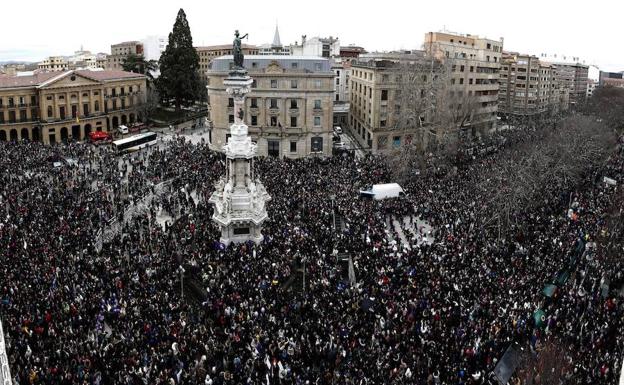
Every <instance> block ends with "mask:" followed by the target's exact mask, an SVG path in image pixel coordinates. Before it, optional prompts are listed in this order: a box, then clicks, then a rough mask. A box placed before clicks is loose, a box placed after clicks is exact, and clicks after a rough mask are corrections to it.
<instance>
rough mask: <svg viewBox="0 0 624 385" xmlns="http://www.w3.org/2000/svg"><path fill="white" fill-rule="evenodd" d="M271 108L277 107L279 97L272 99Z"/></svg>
mask: <svg viewBox="0 0 624 385" xmlns="http://www.w3.org/2000/svg"><path fill="white" fill-rule="evenodd" d="M270 103H271V104H270V106H271V107H270V108H277V99H270Z"/></svg>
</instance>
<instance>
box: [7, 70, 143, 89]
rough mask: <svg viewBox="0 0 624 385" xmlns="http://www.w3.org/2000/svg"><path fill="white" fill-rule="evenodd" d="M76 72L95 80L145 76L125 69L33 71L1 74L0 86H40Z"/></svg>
mask: <svg viewBox="0 0 624 385" xmlns="http://www.w3.org/2000/svg"><path fill="white" fill-rule="evenodd" d="M72 73H74V74H76V75H79V76H83V77H86V78H89V79H93V80H95V81H106V80H117V79H130V78H144V77H145V76H144V75H141V74H135V73H133V72H125V71H90V70H72V71H64V72H43V71H41V72H33V73H32V74H28V75H20V76H17V75H0V88H18V87H38V86H41V85H42V84H44V83H46V82H49V81H51V80H53V79H54V78H58V79H61V78H63V77H65V76H67V75H69V74H72Z"/></svg>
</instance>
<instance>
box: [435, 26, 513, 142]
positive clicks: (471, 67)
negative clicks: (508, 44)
mask: <svg viewBox="0 0 624 385" xmlns="http://www.w3.org/2000/svg"><path fill="white" fill-rule="evenodd" d="M423 49H424V50H425V52H426V54H427V55H428V56H430V57H433V58H435V59H438V60H440V61H441V62H443V63H446V65H450V66H451V77H450V82H451V86H452V87H453V88H454V92H455V93H461V94H463V95H465V96H467V97H469V98H474V102H475V104H476V108H475V110H474V113H473V116H472V118H471V121H470V125H471V134H472V136H474V137H478V136H482V135H487V133H488V132H490V131H491V130H492V129H494V128H495V127H496V123H497V113H498V91H499V76H500V74H499V72H500V69H501V58H502V54H503V38H500V39H499V40H493V39H488V38H483V37H479V36H475V35H470V34H466V35H462V34H457V33H449V32H429V33H426V34H425V39H424V44H423Z"/></svg>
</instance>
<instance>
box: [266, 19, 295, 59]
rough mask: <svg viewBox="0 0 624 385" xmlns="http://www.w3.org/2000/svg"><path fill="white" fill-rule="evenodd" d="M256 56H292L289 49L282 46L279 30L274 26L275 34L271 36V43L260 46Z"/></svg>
mask: <svg viewBox="0 0 624 385" xmlns="http://www.w3.org/2000/svg"><path fill="white" fill-rule="evenodd" d="M258 55H271V56H276V55H292V52H291V51H290V47H285V46H283V45H282V41H281V39H280V34H279V28H278V27H277V25H276V26H275V34H274V35H273V42H272V43H270V44H262V45H260V46H259V47H258Z"/></svg>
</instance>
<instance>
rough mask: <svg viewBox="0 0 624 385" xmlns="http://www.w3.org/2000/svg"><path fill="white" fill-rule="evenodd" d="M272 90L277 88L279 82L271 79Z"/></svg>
mask: <svg viewBox="0 0 624 385" xmlns="http://www.w3.org/2000/svg"><path fill="white" fill-rule="evenodd" d="M271 88H277V80H275V79H271Z"/></svg>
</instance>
